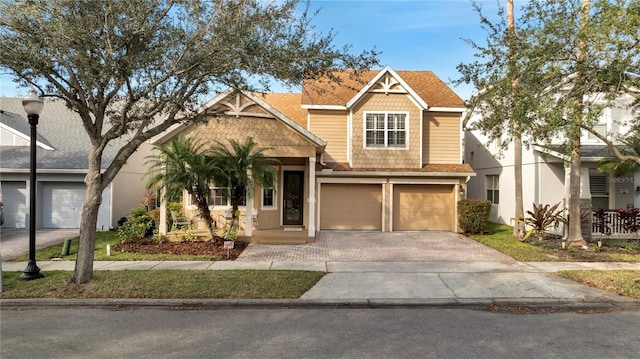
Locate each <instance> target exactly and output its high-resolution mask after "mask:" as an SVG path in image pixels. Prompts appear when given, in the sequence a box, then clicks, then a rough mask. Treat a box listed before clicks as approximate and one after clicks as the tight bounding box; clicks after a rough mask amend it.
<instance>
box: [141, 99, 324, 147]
mask: <svg viewBox="0 0 640 359" xmlns="http://www.w3.org/2000/svg"><path fill="white" fill-rule="evenodd" d="M238 92H239V93H241V94H242V95H243V96H246V97H247V98H249V99H250V100H252V101H253V102H255V103H256V104H257V105H259V106H260V107H262V108H263V109H264V110H266V111H267V112H269V113H270V114H271V115H273V117H274V118H275V119H276V120H278V121H280V122H282V123H283V124H284V125H285V126H287V127H289V128H291V129H292V130H293V131H295V132H297V133H298V134H299V135H300V136H302V137H303V138H305V139H307V140H308V141H310V142H311V143H313V144H314V145H315V146H316V147H317V148H322V149H324V147H325V146H326V142H325V141H324V140H322V139H321V138H320V137H318V136H316V135H314V134H313V133H311V132H310V131H308V130H307V115H306V113H307V110H305V109H303V108H301V107H300V94H296V93H272V94H260V93H251V92H247V91H243V90H235V89H233V88H230V89H227V90H226V91H224V92H221V93H219V94H217V95H216V96H215V97H213V98H212V99H211V100H209V101H208V102H207V103H206V104H204V105H203V106H201V107H200V109H199V110H198V111H199V112H205V111H207V110H208V109H211V108H214V107H215V106H216V105H218V104H219V103H222V102H223V101H224V100H225V99H226V98H227V97H229V96H230V95H233V94H236V93H238ZM187 127H188V125H185V124H176V125H174V126H172V127H171V128H169V129H168V130H167V131H165V132H164V133H162V134H160V135H158V136H156V137H155V138H154V139H152V143H157V142H162V141H165V140H166V139H167V138H170V137H173V136H175V135H177V134H178V133H179V132H181V131H183V130H184V129H186V128H187Z"/></svg>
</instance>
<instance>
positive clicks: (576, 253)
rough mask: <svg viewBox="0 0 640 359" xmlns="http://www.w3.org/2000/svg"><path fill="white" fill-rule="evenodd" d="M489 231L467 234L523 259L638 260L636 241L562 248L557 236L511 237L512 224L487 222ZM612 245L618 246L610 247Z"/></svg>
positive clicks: (607, 242) (574, 260)
mask: <svg viewBox="0 0 640 359" xmlns="http://www.w3.org/2000/svg"><path fill="white" fill-rule="evenodd" d="M488 232H489V234H475V235H471V236H470V238H472V239H474V240H476V241H478V242H480V243H482V244H484V245H486V246H489V247H491V248H494V249H497V250H498V251H500V252H502V253H504V254H506V255H509V256H511V257H513V258H515V259H517V260H519V261H522V262H558V261H560V262H640V254H638V250H637V247H636V246H637V245H638V243H637V242H631V243H627V244H626V245H625V243H624V242H622V241H616V240H607V241H605V242H604V245H603V247H602V248H598V246H597V245H595V244H592V245H591V246H590V248H589V249H588V250H584V249H581V248H567V249H562V246H561V242H560V241H557V240H556V241H543V242H540V241H538V240H537V239H535V238H529V239H527V241H526V242H521V241H519V240H517V239H515V238H513V227H511V226H507V225H504V224H495V223H489V228H488ZM613 246H616V247H621V248H620V249H617V251H613V249H612V248H613ZM627 247H628V248H627ZM634 247H636V249H635V250H634Z"/></svg>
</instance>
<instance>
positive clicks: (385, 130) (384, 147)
mask: <svg viewBox="0 0 640 359" xmlns="http://www.w3.org/2000/svg"><path fill="white" fill-rule="evenodd" d="M369 115H384V128H383V129H374V128H372V129H368V128H367V116H369ZM389 115H404V129H401V130H398V129H396V128H393V129H390V128H389V127H388V124H389ZM396 127H397V124H396ZM403 130H404V144H403V145H401V146H396V145H389V133H391V132H401V131H403ZM368 131H383V133H384V144H383V145H368V144H367V132H368ZM362 146H363V148H364V149H367V150H407V149H409V112H408V111H364V112H363V118H362Z"/></svg>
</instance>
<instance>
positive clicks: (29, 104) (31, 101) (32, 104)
mask: <svg viewBox="0 0 640 359" xmlns="http://www.w3.org/2000/svg"><path fill="white" fill-rule="evenodd" d="M22 106H23V107H24V111H25V112H26V113H27V118H28V119H29V125H30V126H31V161H30V163H31V165H30V171H29V175H30V176H29V262H27V268H25V270H24V272H23V273H22V275H21V276H20V279H22V280H33V279H38V278H42V277H44V274H42V273H40V268H38V265H37V264H36V142H37V141H38V138H37V137H38V134H37V130H36V128H37V127H38V119H39V118H40V113H41V112H42V108H43V107H44V101H42V99H41V98H40V97H38V95H36V93H35V91H33V90H31V91H30V92H29V94H28V95H27V96H25V97H24V98H23V99H22Z"/></svg>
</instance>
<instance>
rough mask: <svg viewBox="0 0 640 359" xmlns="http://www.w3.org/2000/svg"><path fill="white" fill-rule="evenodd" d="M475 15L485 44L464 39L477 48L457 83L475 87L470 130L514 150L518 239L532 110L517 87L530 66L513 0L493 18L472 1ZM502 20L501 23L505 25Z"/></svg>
mask: <svg viewBox="0 0 640 359" xmlns="http://www.w3.org/2000/svg"><path fill="white" fill-rule="evenodd" d="M473 6H474V9H475V11H476V12H477V13H478V14H479V16H480V23H481V25H482V27H483V28H484V29H485V30H486V31H487V33H488V37H487V43H486V44H484V45H483V44H478V43H476V42H473V41H471V40H466V41H467V43H469V44H470V45H471V46H472V47H473V48H474V49H475V50H476V54H475V57H476V59H477V60H476V61H474V62H471V63H467V64H464V63H461V64H459V65H458V71H459V72H460V73H461V74H462V77H461V78H460V79H459V80H458V82H459V83H460V82H466V83H472V84H473V85H474V86H475V87H476V88H477V89H478V90H479V92H478V94H477V95H475V96H474V97H473V98H472V100H471V103H470V111H473V112H477V113H480V114H481V117H480V118H479V120H478V121H476V122H474V123H465V127H467V128H469V129H477V130H480V131H481V132H483V133H484V134H485V135H487V137H488V139H489V141H494V140H496V139H500V140H501V142H502V144H503V146H513V148H514V182H515V203H514V205H515V217H516V218H515V225H514V232H513V235H514V236H515V237H517V238H519V239H521V238H522V237H523V236H524V234H525V231H524V224H523V222H522V219H523V218H524V206H523V199H522V146H523V144H522V136H523V133H527V130H528V128H530V127H531V123H532V119H531V118H530V114H531V113H532V112H533V110H534V108H535V107H534V105H535V101H534V97H532V94H533V93H534V92H532V91H528V90H527V88H525V87H523V86H522V85H521V83H522V82H524V83H526V81H522V80H521V78H522V77H524V76H527V74H528V73H529V68H530V65H529V63H528V61H527V60H528V59H527V57H526V56H523V55H522V54H523V53H524V51H525V50H526V42H524V41H521V40H520V39H519V37H518V36H517V34H516V28H515V21H514V9H513V1H512V0H507V12H506V18H505V12H504V8H503V7H501V6H498V14H497V15H498V16H499V18H500V20H499V21H498V22H495V23H494V22H492V21H491V20H490V19H489V18H488V17H487V16H485V15H484V13H483V11H482V8H481V6H480V5H479V4H478V3H473ZM505 19H506V23H505Z"/></svg>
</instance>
